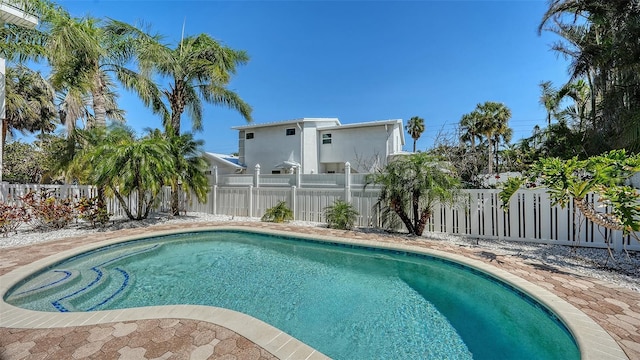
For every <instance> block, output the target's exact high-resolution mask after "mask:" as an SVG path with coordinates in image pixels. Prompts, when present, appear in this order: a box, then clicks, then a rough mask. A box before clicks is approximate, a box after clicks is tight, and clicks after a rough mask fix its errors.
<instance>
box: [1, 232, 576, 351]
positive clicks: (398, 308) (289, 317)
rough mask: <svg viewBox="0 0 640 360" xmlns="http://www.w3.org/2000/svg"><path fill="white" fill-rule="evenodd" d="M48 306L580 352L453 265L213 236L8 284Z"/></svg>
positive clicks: (377, 338) (23, 303)
mask: <svg viewBox="0 0 640 360" xmlns="http://www.w3.org/2000/svg"><path fill="white" fill-rule="evenodd" d="M5 301H6V302H8V303H10V304H14V305H16V306H19V307H23V308H28V309H33V310H41V311H93V310H104V309H117V308H131V307H139V306H149V305H170V304H201V305H212V306H218V307H224V308H228V309H233V310H236V311H240V312H243V313H246V314H249V315H251V316H253V317H256V318H259V319H261V320H263V321H265V322H267V323H269V324H271V325H273V326H275V327H277V328H279V329H281V330H283V331H285V332H287V333H289V334H291V335H292V336H294V337H296V338H298V339H299V340H301V341H303V342H305V343H307V344H309V345H310V346H312V347H314V348H316V349H318V350H319V351H321V352H323V353H324V354H326V355H328V356H330V357H332V358H335V359H471V358H473V359H579V357H580V356H579V351H578V349H577V347H576V345H575V343H574V341H573V339H572V338H571V336H570V335H569V334H568V332H567V331H566V329H565V328H564V327H563V326H562V325H561V324H560V323H559V322H557V321H556V320H555V319H554V318H553V316H552V315H550V314H549V313H548V312H547V311H545V310H544V308H543V307H542V306H540V305H537V304H535V303H532V301H531V300H530V299H528V298H527V297H526V296H524V295H523V294H520V293H518V292H515V291H512V290H510V289H508V287H506V286H503V285H501V284H500V283H498V282H497V281H496V280H493V279H490V278H488V277H487V276H484V275H480V274H478V273H477V272H475V271H471V270H470V269H468V268H465V267H463V266H460V265H456V264H452V263H450V262H447V261H443V260H438V259H433V258H429V257H426V256H417V255H412V254H407V253H401V252H392V251H384V250H374V249H362V248H353V247H348V246H338V245H331V244H323V243H318V242H312V241H303V240H299V239H292V238H284V237H275V236H269V235H261V234H253V233H248V232H231V231H213V232H201V233H190V234H180V235H172V236H165V237H161V238H156V239H147V240H138V241H133V242H128V243H123V244H116V245H112V246H109V247H106V248H101V249H98V250H94V251H91V252H89V253H85V254H81V255H78V256H75V257H73V258H71V259H69V260H67V261H64V262H61V263H59V264H57V265H55V266H52V267H50V268H48V269H45V270H44V271H42V272H40V273H39V274H37V275H36V276H33V277H31V278H29V279H26V280H25V281H23V282H21V283H20V284H18V285H17V286H15V287H13V288H12V289H11V290H10V291H9V292H8V293H7V295H5Z"/></svg>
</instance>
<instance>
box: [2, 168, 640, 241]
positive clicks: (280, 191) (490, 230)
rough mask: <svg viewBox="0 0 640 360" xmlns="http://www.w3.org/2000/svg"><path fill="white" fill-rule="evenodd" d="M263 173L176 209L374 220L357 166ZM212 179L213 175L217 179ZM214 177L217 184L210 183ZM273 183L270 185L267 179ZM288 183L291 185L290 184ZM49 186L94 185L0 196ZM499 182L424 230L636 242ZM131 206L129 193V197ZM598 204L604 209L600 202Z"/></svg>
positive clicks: (233, 179)
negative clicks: (281, 210)
mask: <svg viewBox="0 0 640 360" xmlns="http://www.w3.org/2000/svg"><path fill="white" fill-rule="evenodd" d="M277 176H278V175H268V176H266V179H268V181H266V184H265V182H262V181H261V180H262V177H260V176H257V177H256V176H255V175H229V176H219V177H218V176H216V177H215V178H214V179H213V180H214V185H212V186H211V188H210V192H209V193H208V199H207V202H206V203H199V202H198V201H197V200H196V199H195V196H193V197H191V198H190V199H189V198H188V197H185V196H184V195H182V196H181V207H182V210H183V211H195V212H203V213H210V214H219V215H229V216H251V217H260V216H262V215H263V214H264V213H265V211H266V209H268V208H270V207H272V206H274V205H276V204H277V203H278V202H279V201H285V202H286V203H287V205H288V206H289V208H291V209H292V210H293V213H294V218H295V219H296V220H302V221H314V222H324V216H323V212H324V209H325V208H326V207H327V206H329V205H332V204H333V203H334V201H335V200H337V199H341V200H345V201H348V202H350V203H351V204H352V205H353V206H354V207H355V208H356V210H357V211H358V212H359V214H360V215H359V216H358V220H357V226H360V227H373V226H377V225H378V224H379V220H378V219H377V218H376V217H375V215H374V211H373V209H374V206H375V204H376V201H377V198H378V194H379V191H380V189H379V188H377V187H375V186H367V187H366V188H365V187H364V182H365V180H364V179H365V177H364V175H362V174H353V175H347V174H328V175H324V174H323V175H316V176H315V177H314V176H312V175H305V176H304V177H302V176H296V175H279V176H280V177H279V178H278V177H277ZM216 180H217V181H216ZM216 183H217V184H216ZM274 184H275V185H274ZM291 184H295V185H291ZM41 188H45V189H50V190H52V191H54V192H55V194H56V196H59V197H62V198H67V197H69V198H74V197H81V196H92V195H95V191H96V190H95V187H91V186H71V185H9V184H1V185H0V201H4V202H10V201H15V199H17V198H18V197H19V196H22V195H24V194H25V193H26V192H27V191H28V190H29V189H34V190H38V189H41ZM498 193H499V190H464V191H463V196H462V199H461V201H460V202H459V203H457V204H456V205H454V206H443V205H439V206H436V207H435V208H434V211H433V214H432V216H431V218H430V220H429V223H428V225H427V228H426V231H430V232H437V233H447V234H458V235H463V236H469V237H473V238H481V239H487V240H490V239H500V240H511V241H528V242H537V243H544V244H560V245H572V246H584V247H597V248H606V247H607V244H609V245H610V246H611V247H612V248H613V249H615V250H618V251H619V250H622V249H623V248H626V249H627V250H640V244H639V243H638V242H637V241H636V240H635V239H633V238H632V237H630V236H623V234H622V233H621V232H619V231H610V230H607V229H604V228H602V227H600V226H598V225H595V224H594V223H592V222H591V221H588V220H587V219H585V218H584V216H582V214H581V213H580V211H578V210H576V211H574V209H573V207H572V206H569V207H567V208H565V209H562V208H560V207H559V206H551V203H550V201H549V197H548V196H547V194H546V192H545V191H544V190H543V189H538V190H520V191H518V192H517V193H516V194H515V195H514V196H513V197H512V199H511V202H510V206H509V208H508V210H507V211H504V210H503V208H502V207H501V201H500V199H499V197H498ZM169 195H170V189H168V188H166V189H165V191H164V193H163V194H162V195H161V199H160V203H159V205H158V208H157V211H168V209H169V204H170V196H169ZM597 200H598V199H597V198H596V196H595V195H590V196H589V197H588V201H590V202H592V203H593V204H594V205H596V208H598V207H597V204H598V203H597ZM128 201H129V204H130V205H131V206H134V205H135V198H132V199H128ZM107 205H108V209H109V212H110V213H112V214H114V215H115V216H122V215H124V213H123V211H122V209H121V207H120V204H119V203H118V202H117V201H116V200H115V199H109V201H108V204H107ZM599 211H607V209H605V208H600V209H599Z"/></svg>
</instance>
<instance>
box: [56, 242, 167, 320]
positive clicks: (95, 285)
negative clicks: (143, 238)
mask: <svg viewBox="0 0 640 360" xmlns="http://www.w3.org/2000/svg"><path fill="white" fill-rule="evenodd" d="M159 248H160V246H159V245H153V246H149V247H145V248H142V249H138V250H135V251H130V252H127V253H124V254H117V256H115V257H112V258H111V259H108V260H106V261H103V262H101V263H100V264H98V265H96V266H94V267H92V268H91V269H88V270H84V271H83V272H82V274H81V276H79V277H80V278H82V280H83V281H82V282H81V283H79V284H78V285H77V286H75V287H74V288H71V289H69V290H67V291H64V292H60V293H59V294H60V295H59V296H58V297H57V298H56V299H54V300H53V301H52V302H51V305H52V306H53V307H55V308H56V309H57V310H58V311H60V312H68V311H94V310H100V309H101V307H102V306H104V305H107V304H108V303H109V302H111V301H112V300H114V299H116V298H117V297H119V296H122V295H124V294H126V292H127V290H128V289H127V287H128V285H129V284H130V282H131V276H130V275H129V273H128V272H127V271H126V270H125V269H124V268H123V266H120V267H116V264H117V263H118V262H119V261H121V260H124V259H126V258H128V257H131V256H136V255H137V256H144V255H147V254H148V253H150V252H153V251H155V250H157V249H159Z"/></svg>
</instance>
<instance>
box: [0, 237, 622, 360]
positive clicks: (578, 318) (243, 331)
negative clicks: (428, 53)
mask: <svg viewBox="0 0 640 360" xmlns="http://www.w3.org/2000/svg"><path fill="white" fill-rule="evenodd" d="M212 230H215V231H221V230H240V231H249V232H254V233H263V234H271V235H277V236H285V237H294V238H303V239H309V240H315V241H326V242H334V243H341V244H352V245H358V246H365V247H376V248H382V249H390V250H399V251H407V252H412V253H418V254H424V255H429V256H434V257H438V258H443V259H446V260H449V261H453V262H456V263H459V264H463V265H465V266H469V267H471V268H473V269H475V270H478V271H481V272H483V273H485V274H488V275H489V276H492V277H495V278H497V279H499V280H501V281H504V282H505V283H507V284H509V285H511V286H513V287H514V288H516V289H518V290H520V291H522V292H524V293H526V294H527V295H529V296H530V297H531V298H533V299H535V300H536V301H538V302H540V303H541V304H543V305H544V306H546V307H547V308H548V309H549V310H551V311H552V312H553V313H554V314H555V315H556V316H557V317H558V318H559V319H560V321H562V322H563V323H564V324H565V326H566V327H567V329H568V330H569V332H570V333H571V334H572V335H573V337H574V339H575V341H576V343H577V345H578V348H579V350H580V354H581V359H585V360H586V359H628V357H627V356H626V354H625V353H624V351H623V350H622V348H620V346H619V345H618V343H617V342H615V340H614V339H613V338H612V337H611V335H610V334H609V333H608V332H606V331H605V330H604V329H603V328H602V327H601V326H600V325H598V324H597V323H596V322H595V321H594V320H593V319H591V318H590V317H589V316H587V315H586V314H585V313H584V312H582V311H580V310H579V309H577V308H576V307H575V306H573V305H571V304H570V303H568V302H567V301H565V300H563V299H561V298H560V297H558V296H557V295H555V294H553V293H551V292H550V291H548V290H546V289H544V288H542V287H540V286H538V285H535V284H533V283H531V282H529V281H526V280H524V279H522V278H520V277H518V276H516V275H514V274H512V273H510V272H507V271H505V270H502V269H499V268H497V267H495V266H492V265H489V264H486V263H483V262H481V261H478V260H474V259H471V258H468V257H465V256H461V255H457V254H453V253H448V252H444V251H439V250H433V249H426V248H423V247H418V246H415V245H408V244H402V243H394V244H390V243H383V242H379V241H372V240H363V239H353V238H349V237H345V238H339V237H333V236H326V235H315V234H314V235H309V234H303V233H298V232H295V231H282V230H274V229H264V228H260V229H255V228H252V227H248V226H238V225H233V226H229V225H217V226H210V225H203V226H201V227H194V228H188V229H174V230H160V231H154V230H150V231H149V232H147V233H144V234H139V235H132V236H122V237H118V238H114V239H108V240H104V241H99V242H96V243H91V244H85V245H83V246H79V247H77V248H74V249H69V250H66V251H63V252H60V253H58V254H55V255H50V256H48V257H45V258H42V259H40V260H37V261H35V262H33V263H31V264H28V265H25V266H22V267H19V268H17V269H14V270H13V271H11V272H9V273H7V274H5V275H2V276H0V294H1V295H2V299H0V327H14V328H32V329H38V328H52V327H70V326H83V325H95V324H104V323H111V322H119V321H133V320H147V319H162V318H180V319H191V320H201V321H207V322H210V323H214V324H217V325H220V326H224V327H226V328H229V329H230V330H233V331H235V332H236V333H238V334H239V335H242V336H244V337H246V338H247V339H249V340H251V341H253V342H254V343H255V344H257V345H258V346H261V347H263V348H264V349H265V350H267V351H269V352H270V353H272V354H273V355H274V356H277V357H279V358H281V359H286V358H308V359H316V358H317V359H320V358H326V356H324V355H323V354H321V353H320V352H318V351H317V350H315V349H313V348H311V347H309V346H308V345H306V344H304V343H302V342H300V341H299V340H297V339H295V338H293V337H291V336H289V335H288V334H286V333H284V332H282V331H281V330H279V329H277V328H275V327H273V326H271V325H269V324H266V323H264V322H262V321H261V320H258V319H256V318H253V317H251V316H249V315H246V314H242V313H239V312H235V311H232V310H228V309H222V308H216V307H208V306H197V305H175V306H153V307H145V308H134V309H124V310H108V311H96V312H89V313H53V312H38V311H32V310H25V309H21V308H17V307H14V306H12V305H10V304H7V303H5V302H4V295H5V294H6V292H7V291H8V290H9V289H10V288H11V287H12V286H14V285H15V284H16V283H17V282H19V281H20V280H22V279H23V278H25V277H26V276H28V275H30V274H32V273H33V272H35V271H37V270H39V269H42V268H44V267H46V266H48V265H51V264H54V263H56V262H58V261H60V260H62V259H65V258H68V257H70V256H73V255H76V254H79V253H82V252H85V251H89V250H92V249H95V248H99V247H103V246H106V245H111V244H115V243H119V242H124V241H131V240H137V239H143V238H148V237H155V236H163V235H172V234H178V233H189V232H203V231H212Z"/></svg>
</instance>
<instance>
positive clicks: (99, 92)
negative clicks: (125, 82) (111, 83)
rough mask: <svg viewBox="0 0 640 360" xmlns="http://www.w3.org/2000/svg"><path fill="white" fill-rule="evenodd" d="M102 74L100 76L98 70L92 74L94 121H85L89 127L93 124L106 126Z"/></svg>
mask: <svg viewBox="0 0 640 360" xmlns="http://www.w3.org/2000/svg"><path fill="white" fill-rule="evenodd" d="M102 80H103V79H102V76H100V71H96V73H95V75H94V79H93V81H94V84H93V91H92V94H91V95H92V96H93V116H94V123H93V124H91V123H89V122H88V123H87V127H88V128H91V127H93V126H96V127H105V126H107V110H106V108H105V103H106V101H105V96H104V90H105V84H104V83H103V81H102Z"/></svg>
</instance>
